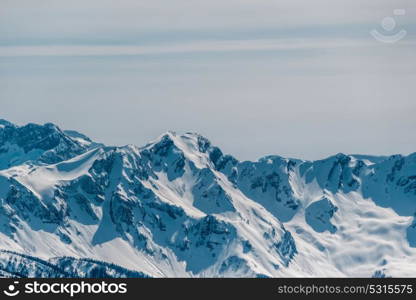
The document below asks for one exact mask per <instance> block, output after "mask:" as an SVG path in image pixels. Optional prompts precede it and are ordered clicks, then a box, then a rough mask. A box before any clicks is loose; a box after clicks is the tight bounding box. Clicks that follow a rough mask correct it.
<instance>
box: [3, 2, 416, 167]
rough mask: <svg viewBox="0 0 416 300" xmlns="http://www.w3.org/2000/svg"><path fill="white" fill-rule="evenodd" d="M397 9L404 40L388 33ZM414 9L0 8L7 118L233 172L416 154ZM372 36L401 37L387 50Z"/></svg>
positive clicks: (383, 5) (325, 5) (366, 5)
mask: <svg viewBox="0 0 416 300" xmlns="http://www.w3.org/2000/svg"><path fill="white" fill-rule="evenodd" d="M397 8H401V9H405V10H406V15H404V16H396V17H395V19H396V21H397V27H396V28H395V29H394V30H392V32H383V29H382V28H381V26H380V21H381V20H382V19H383V18H384V17H386V16H392V15H393V10H394V9H397ZM415 10H416V3H415V2H414V1H410V0H399V1H397V0H396V1H387V0H380V1H371V0H360V1H358V0H350V1H347V0H331V1H330V0H327V1H324V0H317V1H313V2H312V1H306V0H291V1H289V0H287V1H282V0H279V1H277V0H276V1H275V0H272V1H266V0H259V1H249V0H226V1H224V0H223V1H219V0H212V1H200V0H198V1H197V0H187V1H185V0H173V1H160V0H156V1H141V0H136V1H133V0H131V1H130V0H129V1H127V0H121V1H109V0H99V1H98V0H84V1H81V0H73V1H70V2H68V1H57V0H54V1H52V0H47V1H46V0H30V1H29V0H27V1H22V0H13V1H9V0H2V9H1V10H0V109H1V110H0V118H5V119H8V120H10V121H12V122H16V123H19V124H24V123H27V122H40V123H44V122H55V123H57V124H58V125H60V126H61V127H63V128H65V129H75V130H78V131H80V132H83V133H85V134H87V135H89V136H90V137H91V138H93V139H96V140H98V141H100V142H104V143H106V144H116V145H122V144H127V143H133V144H137V145H144V144H146V143H147V142H148V141H149V140H152V139H154V138H156V137H157V136H158V135H160V134H162V133H163V132H165V131H167V130H175V131H178V132H186V131H194V132H199V133H201V134H203V135H205V136H207V137H208V138H209V139H211V140H212V142H213V143H214V144H217V145H219V146H220V147H221V148H222V149H223V150H224V151H225V152H227V153H232V154H234V155H235V156H236V157H237V158H239V159H256V158H258V157H260V156H263V155H266V154H279V155H282V156H291V157H299V158H305V159H317V158H322V157H325V156H328V155H331V154H335V153H337V152H345V153H366V154H392V153H410V152H414V151H416V139H415V138H414V132H415V129H416V118H415V117H414V116H415V113H416V103H415V101H414V99H415V97H414V96H415V94H416V87H415V81H416V73H415V71H416V59H415V55H416V51H415V47H416V40H415V28H416V26H415V24H414V23H412V22H413V21H414V20H416V19H415ZM372 29H378V30H379V31H380V32H381V33H383V34H386V35H387V34H389V35H391V34H395V33H396V32H398V31H400V30H401V29H405V30H406V31H407V36H406V37H405V38H404V39H403V40H401V41H399V42H397V43H395V44H384V43H381V42H378V41H376V40H375V39H373V37H372V36H371V35H370V33H369V32H370V30H372Z"/></svg>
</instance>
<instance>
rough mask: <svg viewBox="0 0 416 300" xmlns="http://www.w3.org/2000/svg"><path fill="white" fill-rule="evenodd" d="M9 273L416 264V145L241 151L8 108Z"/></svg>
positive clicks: (307, 270)
mask: <svg viewBox="0 0 416 300" xmlns="http://www.w3.org/2000/svg"><path fill="white" fill-rule="evenodd" d="M0 202H1V203H0V249H1V251H0V276H5V277H13V276H18V277H19V276H22V277H26V276H29V277H71V276H72V277H100V276H101V277H147V276H149V277H281V276H285V277H291V276H319V277H343V276H349V277H371V276H394V277H396V276H405V277H406V276H413V277H414V276H416V271H415V270H416V220H414V215H415V213H416V154H412V155H409V156H402V155H393V156H389V157H375V156H363V155H345V154H337V155H334V156H331V157H328V158H326V159H323V160H319V161H305V160H300V159H288V158H283V157H280V156H267V157H264V158H261V159H260V160H258V161H256V162H251V161H243V162H241V161H238V160H237V159H235V158H234V157H232V156H230V155H225V154H223V152H222V151H221V150H220V149H219V148H217V147H215V146H213V145H212V144H211V143H210V142H209V141H208V140H207V139H206V138H204V137H202V136H200V135H198V134H194V133H186V134H183V135H178V134H175V133H173V132H168V133H166V134H164V135H162V136H161V137H159V138H158V139H157V140H155V141H153V142H151V143H149V144H148V145H146V146H144V147H136V146H132V145H129V146H124V147H108V146H105V145H102V144H99V143H95V142H93V141H92V140H90V139H89V138H88V137H86V136H85V135H83V134H80V133H77V132H74V131H62V130H61V129H59V128H58V127H57V126H55V125H53V124H45V125H37V124H28V125H26V126H17V125H15V124H12V123H10V122H8V121H5V120H1V121H0Z"/></svg>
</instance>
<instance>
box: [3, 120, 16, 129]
mask: <svg viewBox="0 0 416 300" xmlns="http://www.w3.org/2000/svg"><path fill="white" fill-rule="evenodd" d="M2 126H10V127H15V126H16V125H14V124H13V123H11V122H9V121H7V120H5V119H0V128H1V127H2Z"/></svg>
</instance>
